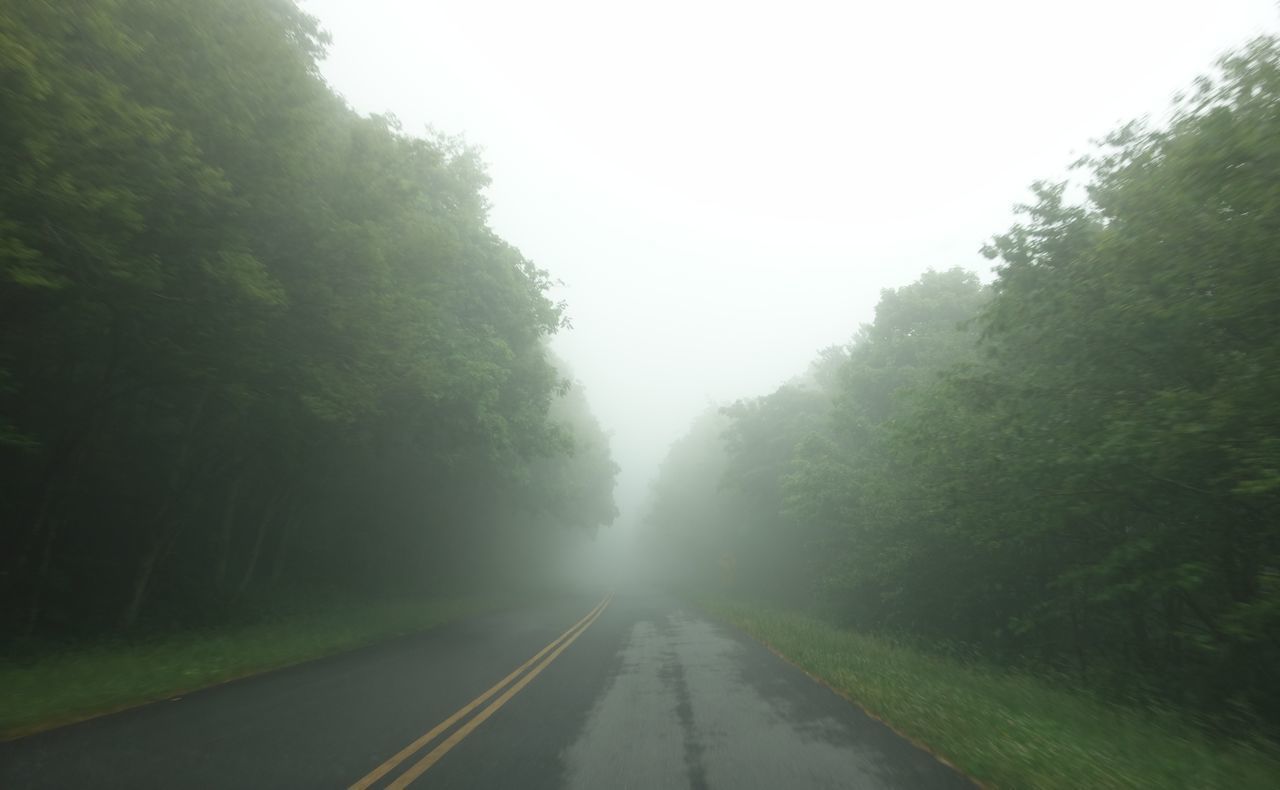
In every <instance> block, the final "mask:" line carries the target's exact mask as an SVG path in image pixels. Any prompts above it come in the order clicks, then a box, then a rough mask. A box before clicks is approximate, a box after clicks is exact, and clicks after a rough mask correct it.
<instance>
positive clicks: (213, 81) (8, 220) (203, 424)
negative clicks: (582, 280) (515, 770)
mask: <svg viewBox="0 0 1280 790" xmlns="http://www.w3.org/2000/svg"><path fill="white" fill-rule="evenodd" d="M324 45H325V37H324V35H323V34H322V33H321V32H320V31H319V30H318V29H317V27H316V25H315V22H314V21H313V20H312V19H311V18H309V17H307V16H306V15H304V14H302V13H301V12H299V10H298V9H297V8H296V7H295V6H294V5H293V3H292V2H289V0H201V2H194V3H193V2H182V1H181V0H91V1H90V0H70V2H60V3H48V2H43V0H14V1H13V2H9V3H6V4H5V5H4V7H3V9H0V107H3V110H2V111H0V317H2V319H0V479H3V480H4V485H3V490H2V491H0V525H3V527H2V529H0V585H2V589H0V597H3V599H4V600H5V602H6V606H5V607H4V615H3V617H4V626H5V631H6V633H9V634H19V633H24V632H27V633H29V632H33V631H34V632H45V633H51V634H55V633H71V632H75V631H76V630H84V629H104V628H110V627H115V626H116V625H118V624H123V625H124V626H130V625H133V624H134V623H136V622H138V621H140V620H142V621H147V620H150V621H152V622H155V623H169V624H174V623H185V622H193V621H197V620H199V619H201V618H204V617H211V616H218V615H219V614H220V613H222V612H225V611H227V610H228V608H229V607H235V606H236V605H238V604H239V603H240V602H243V601H246V600H262V599H264V598H270V597H272V596H284V595H286V593H287V592H288V591H290V590H299V589H308V590H329V591H335V594H347V593H353V592H359V593H370V594H373V593H384V592H389V591H399V592H404V591H420V590H438V589H456V588H457V586H458V585H461V584H463V583H464V582H465V583H469V584H482V583H484V582H485V581H486V580H493V579H495V578H499V577H508V576H510V575H512V574H516V575H519V574H521V573H522V569H527V568H528V567H531V566H533V565H536V561H537V557H536V555H531V554H530V553H529V548H528V547H529V546H530V545H531V544H532V543H533V541H530V540H528V539H527V538H522V537H521V536H522V535H526V534H527V533H537V534H539V535H543V536H546V535H549V534H552V533H556V532H557V531H558V530H560V529H561V528H564V529H569V528H570V527H571V526H572V527H580V528H585V529H594V528H595V526H597V525H599V524H602V523H606V522H608V521H609V520H611V519H612V515H613V506H612V484H613V475H614V466H613V463H612V461H611V460H610V458H609V452H608V447H607V443H606V441H605V437H603V436H602V435H601V433H600V430H599V428H598V427H597V426H596V424H595V422H594V420H593V419H592V418H591V417H590V415H589V413H588V412H587V411H586V408H585V402H584V401H583V400H582V399H581V397H580V395H579V394H578V393H577V392H576V390H575V389H573V388H571V387H569V386H568V384H567V382H566V381H565V378H564V374H563V373H562V372H560V371H558V370H557V366H556V365H555V363H554V361H553V360H551V359H550V358H549V356H548V353H547V352H546V348H545V344H546V339H547V337H548V336H549V335H550V334H551V333H553V332H554V331H555V330H556V329H557V328H558V327H559V326H560V324H561V322H562V317H561V308H560V307H559V306H557V305H555V304H553V303H552V302H551V301H549V300H548V298H547V295H546V291H547V287H548V285H549V280H548V277H547V276H546V275H545V274H544V273H543V272H542V271H541V270H539V269H537V268H536V267H534V266H533V265H532V264H531V263H530V262H529V261H527V260H525V259H524V258H523V257H522V256H521V255H520V254H519V252H518V251H516V250H515V249H513V248H512V247H511V246H509V245H508V244H506V243H504V242H503V241H502V240H501V239H500V238H498V237H497V236H496V235H495V234H494V233H493V232H492V231H491V230H490V229H489V227H488V225H487V220H486V204H485V200H484V198H483V196H482V189H483V188H484V186H485V185H486V177H485V175H484V173H483V171H482V169H481V168H480V166H479V164H478V161H477V158H476V156H475V154H474V153H473V152H472V151H470V150H468V149H467V148H465V147H462V146H461V145H459V144H457V143H456V142H454V141H451V140H447V139H420V138H417V137H414V136H411V135H408V134H406V133H404V132H403V131H402V130H401V129H400V128H399V127H398V126H397V124H396V123H395V121H394V119H391V118H385V117H362V116H360V115H358V114H356V113H355V112H353V111H352V110H350V109H349V108H348V107H347V106H346V105H345V104H344V102H343V101H342V100H341V99H340V98H339V97H338V96H337V95H336V94H335V93H334V92H333V91H332V90H331V89H330V88H329V87H328V86H327V85H326V84H325V82H324V81H323V80H322V79H321V78H320V76H319V74H318V71H317V60H318V58H320V57H321V56H322V54H323V48H324ZM548 542H550V541H548ZM517 545H518V546H520V547H521V548H522V550H523V554H520V555H517V554H516V553H515V549H514V548H510V547H513V546H517ZM344 591H345V592H344Z"/></svg>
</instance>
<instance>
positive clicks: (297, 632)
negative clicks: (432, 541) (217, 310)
mask: <svg viewBox="0 0 1280 790" xmlns="http://www.w3.org/2000/svg"><path fill="white" fill-rule="evenodd" d="M500 605H501V601H499V600H498V599H486V598H479V597H455V598H447V599H436V600H388V601H380V602H376V603H366V604H356V603H347V604H334V605H330V606H326V607H324V608H322V609H313V610H312V611H309V612H307V611H303V612H299V611H294V612H284V613H280V614H277V615H275V616H266V617H261V618H259V619H258V621H257V622H253V623H241V624H230V625H224V626H221V627H217V628H212V627H210V628H205V629H199V630H187V631H180V632H173V633H163V634H156V635H153V636H151V637H149V638H134V639H130V640H128V641H125V640H117V641H114V642H103V643H98V644H81V645H77V646H76V647H75V649H73V650H65V649H62V650H60V649H58V648H56V647H49V646H46V647H44V648H42V649H33V650H31V652H29V653H28V654H26V655H24V656H21V657H10V658H6V659H4V660H0V688H2V689H4V705H3V706H0V739H4V738H14V737H19V736H22V735H27V734H30V733H32V732H37V731H39V730H43V729H48V728H50V727H54V726H58V725H62V724H68V723H71V722H74V721H80V720H83V719H86V718H91V717H93V716H95V715H99V714H102V713H108V712H111V711H116V710H120V709H123V708H128V707H133V706H136V705H140V704H143V703H147V702H152V701H156V700H162V699H169V698H171V697H174V696H176V695H181V694H184V693H187V692H191V691H195V690H197V689H201V688H205V687H207V686H211V685H215V684H217V683H222V682H225V681H228V680H233V679H236V678H241V677H245V676H247V675H253V674H257V673H260V672H266V671H268V670H272V669H279V668H281V667H286V666H290V665H293V664H298V663H301V662H304V661H309V660H312V659H316V658H320V657H323V656H327V655H333V654H336V653H341V652H344V651H347V650H352V649H355V648H357V647H362V646H364V645H369V644H373V643H375V642H378V641H382V640H386V639H390V638H392V637H396V636H401V635H405V634H410V633H414V632H419V631H424V630H427V629H429V628H432V627H434V626H438V625H441V624H443V623H446V622H449V621H451V620H456V619H459V618H461V617H465V616H468V615H472V614H476V613H479V612H482V611H486V610H490V609H493V608H496V607H498V606H500Z"/></svg>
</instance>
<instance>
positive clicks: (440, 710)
mask: <svg viewBox="0 0 1280 790" xmlns="http://www.w3.org/2000/svg"><path fill="white" fill-rule="evenodd" d="M600 603H601V601H600V600H599V599H592V598H588V597H566V598H562V599H557V600H554V601H549V602H544V603H540V604H536V605H530V606H528V607H526V608H523V609H520V610H517V611H508V612H502V613H497V614H491V615H485V616H481V617H476V618H472V619H470V620H467V621H465V622H460V623H455V624H452V625H448V626H444V627H442V628H438V629H435V630H433V631H430V632H428V633H425V634H421V635H417V636H413V637H406V638H403V639H400V640H396V641H394V642H391V643H386V644H383V645H378V646H375V647H371V648H366V649H363V650H358V651H355V652H353V653H348V654H345V655H342V656H335V657H333V658H328V659H323V660H320V661H315V662H311V663H309V664H305V665H302V666H299V667H294V668H291V669H286V670H281V671H278V672H273V673H269V674H266V675H261V676H258V677H255V678H249V679H246V680H242V681H237V682H234V683H229V684H226V685H224V686H219V687H216V688H213V689H208V690H206V691H203V692H198V693H195V694H191V695H188V696H186V697H183V698H181V699H178V700H176V701H172V702H161V703H156V704H154V705H149V706H146V707H143V708H139V709H136V710H133V711H128V712H125V713H121V714H117V715H114V716H108V717H105V718H101V719H96V720H93V721H89V722H84V723H82V724H78V725H74V726H71V727H66V728H63V729H61V730H55V731H52V732H48V733H44V734H41V735H36V736H32V737H29V738H25V739H21V740H18V741H13V742H10V743H5V744H0V787H4V788H20V787H32V788H36V787H50V788H70V787H128V788H150V787H166V788H168V787H184V788H185V787H194V788H200V787H210V788H215V787H217V788H223V787H228V788H230V787H234V788H255V787H263V788H292V787H299V788H324V787H338V788H341V787H350V786H353V785H358V784H359V783H361V782H362V781H363V782H364V783H365V784H364V785H360V786H368V787H378V788H381V787H394V786H412V787H415V788H419V787H421V788H430V787H448V788H464V787H477V788H507V787H511V788H562V787H563V788H591V789H592V790H596V789H606V788H619V789H621V788H646V789H647V788H674V789H677V790H683V789H684V788H688V789H689V790H701V789H702V788H797V789H798V788H825V787H831V788H865V789H866V790H878V789H880V788H923V789H928V788H971V787H973V785H972V784H971V783H969V782H968V781H967V780H965V779H964V778H963V777H961V776H960V775H958V774H957V773H955V772H954V771H953V770H951V769H950V768H948V767H946V766H945V765H943V764H942V763H940V762H938V761H937V760H935V759H934V758H933V757H931V756H930V755H928V754H927V753H925V752H923V751H921V750H920V749H918V748H916V747H915V746H913V745H912V744H910V743H909V742H907V741H905V740H903V739H901V738H899V737H898V736H897V735H895V734H894V733H893V732H891V731H890V730H889V729H888V728H886V727H885V726H884V725H882V724H880V723H879V722H876V721H875V720H873V719H871V718H869V717H868V716H866V715H865V714H863V713H862V712H861V711H860V710H858V708H856V707H855V706H853V705H851V704H850V703H848V702H847V701H846V700H844V699H842V698H840V697H839V696H837V695H836V694H834V693H833V692H831V691H830V690H829V689H827V688H825V687H823V686H821V685H820V684H818V683H816V682H814V681H813V680H811V679H810V678H808V677H807V676H805V675H804V673H802V672H800V671H799V670H798V669H796V668H795V667H793V666H791V665H790V664H788V663H786V662H785V661H783V660H781V659H780V658H778V657H777V656H775V655H773V654H772V653H770V652H769V651H768V650H767V649H765V648H764V647H763V646H762V645H760V644H759V643H757V642H754V641H753V640H751V639H750V638H748V637H746V636H745V635H743V634H741V633H739V632H737V631H736V630H735V629H732V628H730V627H728V626H725V625H723V624H720V623H717V622H714V621H712V620H709V619H707V618H705V617H703V616H701V615H700V614H699V613H697V612H696V610H694V609H691V608H689V607H687V606H685V605H682V604H681V603H680V602H679V601H678V600H676V599H673V598H670V597H668V596H665V595H662V594H659V593H630V594H618V595H615V596H612V597H611V598H610V599H608V601H607V605H605V606H603V608H600V607H599V604H600ZM593 607H594V608H593ZM535 656H536V657H537V660H535V661H530V659H531V658H534V657H535ZM516 670H520V671H519V672H516ZM504 681H505V682H504ZM486 693H488V696H485V695H486ZM477 700H478V701H477ZM459 711H461V712H462V715H456V714H458V713H459ZM442 724H444V725H445V726H441V725H442ZM433 731H434V733H433ZM428 736H429V737H428ZM415 746H416V747H417V748H414V747H415ZM424 766H425V767H424ZM380 770H381V771H382V772H381V773H379V771H380ZM397 782H398V783H399V784H397Z"/></svg>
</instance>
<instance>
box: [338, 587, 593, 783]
mask: <svg viewBox="0 0 1280 790" xmlns="http://www.w3.org/2000/svg"><path fill="white" fill-rule="evenodd" d="M611 600H613V593H609V594H608V595H606V596H605V597H604V600H602V601H601V602H600V603H598V604H596V608H594V609H592V610H591V611H590V612H587V615H586V616H585V617H583V618H582V619H581V620H579V621H578V622H576V623H574V624H573V626H572V627H571V628H570V629H569V630H568V631H565V632H564V633H563V634H561V635H560V636H559V637H557V638H556V639H555V641H553V642H552V643H551V644H549V645H547V646H546V647H544V648H542V649H541V650H539V651H538V652H537V653H536V654H535V655H534V656H533V658H531V659H529V660H528V661H526V662H524V663H523V664H521V665H520V666H519V667H517V668H516V670H515V671H514V672H512V673H511V674H510V675H507V676H506V677H505V678H503V679H502V680H500V681H498V682H497V683H496V684H495V685H494V686H493V687H492V688H490V689H489V690H488V691H486V692H485V693H483V694H481V695H480V696H478V697H476V698H475V699H473V700H471V701H470V702H468V703H467V704H466V705H463V706H462V707H461V708H459V709H458V710H457V712H455V713H454V714H453V715H452V716H450V717H449V718H447V719H445V720H444V721H442V722H440V723H439V724H437V725H436V726H434V727H432V728H431V729H430V730H428V731H427V734H426V735H423V736H422V737H421V738H419V739H417V740H416V741H414V742H413V743H411V744H409V745H408V746H406V747H404V748H403V749H401V750H400V751H398V752H396V753H395V755H393V756H392V757H391V758H389V759H388V760H387V761H386V762H384V763H383V764H382V765H379V766H378V767H377V768H375V769H373V770H372V771H370V772H369V773H368V774H367V775H365V776H364V777H363V778H361V779H360V780H359V781H358V782H356V783H355V784H353V785H351V788H350V790H366V789H367V788H369V787H372V786H373V785H374V783H375V782H377V781H378V780H380V779H382V778H383V777H384V776H386V775H387V774H389V773H391V772H392V771H394V770H395V769H396V768H397V767H398V766H399V765H400V764H401V763H403V762H404V761H405V760H408V759H409V758H410V757H412V756H413V755H415V754H417V753H418V752H419V751H421V750H422V749H423V748H424V747H425V746H426V745H427V744H429V743H431V742H432V741H434V740H435V739H436V738H438V737H440V735H441V734H442V733H444V732H445V731H446V730H448V729H449V728H450V727H452V726H453V725H455V724H457V723H458V722H459V721H461V720H462V719H464V718H466V717H467V716H469V715H471V712H472V711H474V710H475V709H476V708H478V707H480V706H481V705H483V704H484V703H485V701H487V700H488V699H489V698H490V697H492V696H493V695H495V694H497V693H498V692H500V691H502V690H503V689H504V688H505V689H506V691H503V692H502V695H501V696H499V697H498V698H497V699H496V700H494V701H493V702H491V703H490V704H489V706H488V707H486V708H485V709H484V710H482V711H480V712H479V713H477V714H476V715H475V716H473V717H472V718H471V720H469V721H468V722H467V723H466V724H463V725H462V726H461V727H459V728H458V729H457V730H455V731H454V732H453V734H452V735H450V736H449V737H448V738H445V739H444V740H443V741H441V742H440V743H439V744H438V745H437V746H436V747H435V748H434V749H432V750H431V751H429V752H427V754H426V756H424V757H423V758H422V759H420V760H418V761H417V762H416V763H414V764H413V765H412V766H410V767H409V769H408V770H407V771H405V772H404V773H402V774H400V776H398V777H396V779H395V781H393V782H392V783H391V784H389V785H387V788H388V790H401V789H402V788H405V787H408V786H409V783H410V782H412V781H413V780H415V779H417V778H418V777H419V776H422V774H423V773H425V772H426V771H427V769H428V768H430V767H431V766H433V765H435V764H436V763H438V762H439V761H440V758H442V757H444V756H445V755H446V754H448V753H449V750H450V749H452V748H453V747H455V746H457V745H458V744H459V743H460V742H461V741H462V739H463V738H465V737H467V736H468V735H470V734H471V733H472V732H473V731H474V730H475V729H476V728H477V727H479V726H480V725H481V724H483V723H484V722H485V720H486V719H488V718H489V717H490V716H492V715H493V714H494V713H496V712H497V710H498V709H499V708H501V707H502V706H503V705H506V704H507V702H508V701H509V700H510V699H511V698H512V697H514V696H515V695H516V694H519V693H520V690H521V689H523V688H524V687H525V686H527V685H529V682H530V681H532V680H533V679H534V678H536V677H537V676H538V674H539V673H540V672H542V670H544V669H546V668H547V665H548V664H550V663H551V662H552V661H555V660H556V658H557V657H558V656H559V655H560V654H561V653H563V652H564V651H565V648H567V647H568V646H569V645H571V644H573V641H574V640H575V639H577V638H578V637H579V636H582V632H583V631H585V630H587V628H588V627H590V625H591V624H592V623H594V622H595V621H596V618H597V617H599V616H600V613H601V612H603V611H604V608H605V607H606V606H608V605H609V601H611ZM548 653H550V655H548ZM539 662H541V663H539ZM535 665H536V666H535ZM529 667H533V669H529ZM525 670H528V672H525ZM517 678H518V680H517ZM513 681H514V683H513ZM508 686H509V688H508Z"/></svg>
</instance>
